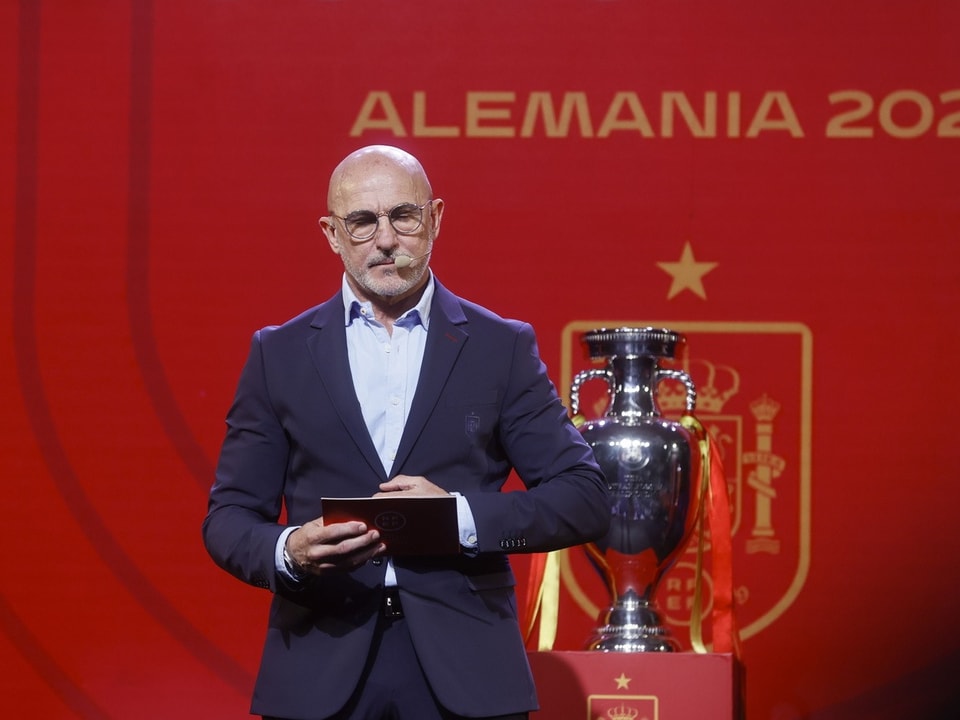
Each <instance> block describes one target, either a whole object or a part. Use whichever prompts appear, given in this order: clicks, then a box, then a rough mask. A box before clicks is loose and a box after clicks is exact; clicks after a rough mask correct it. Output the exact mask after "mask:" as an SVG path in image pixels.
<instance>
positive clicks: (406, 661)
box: [264, 617, 529, 720]
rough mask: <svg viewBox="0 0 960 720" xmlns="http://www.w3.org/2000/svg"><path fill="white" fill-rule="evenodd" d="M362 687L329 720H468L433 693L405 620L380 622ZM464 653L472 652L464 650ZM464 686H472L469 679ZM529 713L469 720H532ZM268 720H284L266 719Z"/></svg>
mask: <svg viewBox="0 0 960 720" xmlns="http://www.w3.org/2000/svg"><path fill="white" fill-rule="evenodd" d="M374 642H375V647H374V648H373V650H372V652H371V653H370V660H369V661H368V662H367V667H366V668H365V669H364V672H363V677H362V678H361V681H360V687H359V688H358V689H357V692H355V693H354V695H353V697H351V698H350V701H349V702H348V703H347V705H346V707H344V708H343V710H341V711H340V712H338V713H337V714H335V715H332V716H330V717H329V718H326V719H325V720H467V719H466V718H464V717H463V716H461V715H456V714H454V713H451V712H449V711H448V710H446V709H445V708H443V707H441V706H440V704H439V703H438V702H437V700H436V698H435V697H434V695H433V693H432V692H431V690H430V686H429V685H428V684H427V680H426V678H425V677H424V675H423V671H422V669H421V668H420V662H419V661H418V660H417V655H416V653H415V652H414V649H413V641H412V640H411V638H410V632H409V630H408V628H407V622H406V620H404V618H403V617H397V618H387V617H383V618H381V619H380V628H379V629H378V632H377V639H376V640H375V641H374ZM464 651H465V652H467V651H469V649H468V648H464ZM464 682H470V680H469V679H468V678H465V679H464ZM528 717H529V715H528V714H527V713H519V714H516V715H501V716H498V717H496V718H470V719H469V720H528ZM264 720H283V719H282V718H269V717H266V716H265V717H264Z"/></svg>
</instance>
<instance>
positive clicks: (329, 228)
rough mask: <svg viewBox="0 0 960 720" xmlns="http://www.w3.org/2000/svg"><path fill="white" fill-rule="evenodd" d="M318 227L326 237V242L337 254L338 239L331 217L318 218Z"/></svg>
mask: <svg viewBox="0 0 960 720" xmlns="http://www.w3.org/2000/svg"><path fill="white" fill-rule="evenodd" d="M319 224H320V229H321V230H322V231H323V234H324V235H325V236H326V238H327V242H328V243H329V244H330V249H331V250H333V252H334V253H336V254H337V255H339V254H340V239H339V237H338V236H337V226H336V224H335V223H334V222H333V218H331V217H326V216H324V217H322V218H320V220H319Z"/></svg>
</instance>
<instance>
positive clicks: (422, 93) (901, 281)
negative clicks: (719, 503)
mask: <svg viewBox="0 0 960 720" xmlns="http://www.w3.org/2000/svg"><path fill="white" fill-rule="evenodd" d="M958 30H960V6H958V5H957V4H955V3H951V2H948V1H947V0H941V1H940V2H937V1H935V0H896V1H891V2H885V3H879V4H878V3H873V2H867V1H866V0H840V1H839V2H833V3H813V4H811V3H803V4H798V3H787V2H770V3H760V4H758V3H746V2H734V1H731V0H724V1H720V2H716V1H715V2H705V1H703V0H685V1H684V2H665V1H662V0H661V1H652V0H651V1H647V0H645V1H644V2H626V1H621V2H617V1H614V0H608V1H605V2H602V1H599V0H594V1H587V0H563V1H558V0H552V1H551V2H527V3H513V2H506V1H504V0H486V1H485V2H474V1H471V0H464V1H463V2H456V3H452V2H445V1H440V0H417V1H416V2H413V1H411V2H406V3H396V2H386V1H379V0H371V1H370V2H363V3H361V2H349V1H346V0H345V1H343V2H322V1H320V0H292V1H291V2H286V3H273V2H268V1H267V0H259V1H255V0H237V1H235V2H222V1H218V0H169V1H167V2H163V3H159V2H157V3H151V2H145V1H137V0H133V1H131V2H121V1H119V0H102V1H101V2H98V3H69V2H54V1H47V2H39V1H30V0H22V2H19V3H17V2H12V1H7V2H3V3H0V92H2V103H3V104H2V108H3V109H2V112H0V143H2V147H3V156H2V157H3V160H2V164H0V189H2V192H0V238H2V246H0V267H2V271H3V272H2V277H3V283H2V286H0V288H2V292H3V302H2V303H0V309H2V312H3V318H2V319H3V327H5V328H7V331H6V332H5V333H4V337H3V343H2V362H0V373H2V384H0V387H2V388H3V395H2V407H0V423H2V426H0V442H2V449H0V474H2V478H3V484H4V488H5V493H4V496H5V504H4V508H5V512H4V522H3V523H2V524H0V547H2V548H3V550H2V552H3V554H4V555H3V556H4V560H5V563H4V565H5V572H4V573H3V577H2V580H0V628H2V630H3V634H2V637H0V658H2V663H3V667H4V671H3V673H0V695H2V697H3V698H4V700H3V704H4V708H5V709H4V713H5V714H9V715H21V716H29V717H45V718H74V717H80V718H129V717H137V718H164V717H198V718H200V717H203V718H209V717H223V718H234V717H243V716H244V715H245V712H246V707H247V703H248V697H249V693H250V687H251V682H252V676H253V673H254V672H255V668H256V663H257V655H258V652H259V643H260V640H261V634H262V631H263V628H264V624H265V610H266V605H267V602H268V596H267V595H266V594H265V593H264V592H262V591H259V590H256V589H254V588H247V587H244V586H242V585H240V584H239V583H238V582H236V581H234V580H233V579H232V578H229V577H228V576H227V575H226V574H224V573H222V572H220V571H219V570H217V569H216V568H215V567H214V566H213V565H212V563H211V562H210V561H209V560H208V559H207V557H206V555H205V553H204V551H203V549H202V547H201V544H200V535H199V525H200V521H201V519H202V516H203V513H204V510H205V495H206V491H207V488H208V487H209V484H210V482H211V477H212V468H213V465H214V463H215V459H216V453H217V450H218V446H219V441H220V438H221V435H222V432H223V417H224V414H225V412H226V409H227V407H228V405H229V402H230V399H231V397H232V392H233V388H234V383H235V381H236V379H237V376H238V373H239V370H240V365H241V363H242V361H243V358H244V356H245V353H246V350H247V346H248V340H249V336H250V334H251V332H252V331H253V330H254V329H255V328H257V327H260V326H262V325H266V324H270V323H277V322H281V321H283V320H285V319H286V318H288V317H290V316H292V315H293V314H295V313H296V312H298V311H299V310H301V309H303V308H305V307H307V306H309V305H312V304H315V303H316V302H319V301H320V300H322V299H325V298H326V297H328V296H329V295H330V294H331V293H332V291H333V290H334V289H335V288H336V287H337V285H338V282H339V277H340V272H341V267H340V265H339V262H338V260H337V258H336V257H335V256H334V255H332V254H331V253H330V252H329V250H328V249H327V248H326V246H325V241H324V240H323V238H322V236H321V235H320V233H319V230H318V228H317V226H316V218H317V217H318V216H319V215H320V214H321V213H322V212H323V211H324V210H325V209H326V208H325V207H324V205H325V203H324V197H325V184H326V179H327V177H328V173H329V171H330V169H331V168H332V167H333V165H334V164H335V163H336V162H337V161H338V160H339V159H340V158H341V157H342V156H343V155H345V154H346V153H347V152H349V151H350V150H352V149H354V148H355V147H357V146H359V145H361V144H366V143H370V142H389V143H394V144H398V145H401V146H403V147H405V148H408V149H410V150H411V151H413V152H414V153H415V154H417V155H418V156H419V157H420V158H421V159H422V160H423V162H424V164H425V166H426V167H427V168H428V170H429V171H430V174H431V179H432V181H433V184H434V188H435V191H436V193H437V194H438V195H439V196H442V197H443V198H444V199H445V200H446V203H447V213H446V221H445V223H444V228H443V233H442V235H441V238H440V240H439V241H438V245H437V250H436V252H435V253H434V255H433V259H432V266H433V267H434V269H435V271H436V273H437V275H438V276H439V277H440V278H441V279H442V281H443V282H444V283H446V284H447V285H448V286H450V287H452V288H453V289H454V290H456V291H458V292H459V293H461V294H463V295H465V296H468V297H470V298H471V299H474V300H476V301H479V302H481V303H483V304H485V305H487V306H489V307H491V308H492V309H494V310H496V311H498V312H500V313H501V314H504V315H508V316H513V317H520V318H523V319H526V320H529V321H531V322H532V323H533V324H534V325H535V327H536V329H537V331H538V336H539V339H540V343H541V350H542V353H543V356H544V359H545V360H546V361H547V363H548V365H549V366H550V369H551V374H552V376H553V378H554V380H555V382H556V383H557V385H558V387H559V388H560V389H561V391H562V392H563V393H564V394H567V391H568V388H569V383H570V380H571V377H572V373H573V372H575V371H576V370H578V369H581V368H582V367H585V366H586V360H585V359H584V357H583V352H582V347H581V346H580V344H579V333H580V332H582V330H584V329H589V328H590V327H593V326H594V325H599V324H608V323H611V322H617V323H624V324H639V323H642V324H648V323H656V324H663V325H667V326H673V327H676V328H677V329H681V330H683V331H684V332H687V333H688V338H689V343H688V355H687V356H685V358H684V359H683V363H684V365H685V366H686V367H688V368H689V369H690V371H691V372H692V373H693V375H694V380H695V381H696V382H697V383H698V385H700V386H701V387H702V388H707V387H711V388H713V389H714V390H715V391H716V394H717V395H716V402H714V403H708V404H705V405H703V406H702V407H701V410H702V413H703V419H704V421H705V422H706V423H707V424H709V425H710V426H711V427H712V428H713V429H714V431H715V432H716V433H717V437H719V438H722V439H723V442H724V445H725V447H724V449H725V453H726V455H725V464H726V467H727V470H728V475H729V477H728V481H729V483H730V488H731V491H732V497H733V499H734V509H735V517H734V520H735V523H734V538H733V540H734V554H735V558H734V559H735V562H736V565H735V574H736V576H735V586H736V591H737V598H738V601H739V603H740V606H739V613H740V620H741V625H742V627H743V628H744V659H745V662H746V665H747V673H748V683H747V688H748V712H749V716H750V717H751V718H753V719H755V720H762V719H765V718H770V719H771V720H773V719H776V720H785V719H792V718H818V719H821V720H822V719H825V718H840V717H843V718H868V717H869V718H886V717H890V718H893V717H898V718H899V717H905V716H909V717H921V718H922V717H931V718H933V717H943V716H945V715H944V714H943V713H945V712H946V709H947V708H952V707H953V705H951V695H950V693H951V692H954V693H955V692H956V691H955V690H953V686H954V684H955V683H954V680H955V678H956V676H957V673H958V671H960V621H958V620H957V616H956V614H955V612H954V610H955V607H956V603H957V589H956V588H957V584H958V582H960V574H958V573H960V570H958V566H957V563H956V562H955V558H956V557H957V554H958V552H960V540H958V536H957V534H956V533H955V532H954V531H953V520H954V516H955V514H956V504H957V501H958V499H960V494H958V493H960V490H958V480H960V476H958V472H957V464H956V459H955V456H956V450H955V447H956V443H955V442H953V438H954V436H955V434H956V431H955V428H954V427H953V424H952V423H953V420H954V418H953V411H954V410H955V408H956V406H957V403H958V402H960V391H958V389H957V382H956V372H957V362H956V361H957V356H958V350H960V338H958V332H957V320H956V318H957V314H958V312H960V292H958V280H960V255H958V249H957V248H958V239H960V238H958V231H960V173H958V172H957V168H958V167H960V163H958V160H960V152H958V149H960V75H958V68H960V43H957V40H956V38H957V34H958ZM764 399H766V400H764ZM721 400H722V401H723V402H720V401H721ZM757 400H764V402H765V403H766V404H765V405H764V406H761V405H755V404H754V403H755V401H757ZM767 401H771V402H772V403H774V404H775V409H776V412H775V414H774V416H773V419H772V421H771V422H769V423H768V422H767V421H766V420H763V418H762V417H761V414H762V412H763V411H764V410H765V409H766V410H767V411H770V409H771V408H773V407H774V405H771V404H770V403H768V402H767ZM595 405H596V403H594V404H593V405H591V409H594V408H595ZM758 413H761V414H758ZM764 417H766V416H764ZM765 424H766V425H769V426H770V427H767V428H766V429H764V428H763V427H761V426H762V425H765ZM567 559H568V563H567V565H566V566H565V569H564V587H563V592H562V598H561V618H560V634H559V638H558V641H557V647H558V648H561V649H577V648H579V647H580V646H581V644H582V642H583V640H584V638H585V636H586V634H587V633H588V632H589V630H590V628H591V627H592V625H593V622H594V620H593V618H592V617H590V616H589V613H590V612H591V611H592V610H595V609H596V607H598V606H600V605H602V603H603V602H604V601H605V598H604V597H603V593H602V587H601V586H600V584H599V583H598V581H597V579H596V578H595V577H591V576H590V575H589V572H588V573H587V574H584V573H583V563H582V558H581V557H579V556H577V555H576V553H575V552H574V553H570V554H569V555H568V558H567ZM516 568H517V572H518V575H519V576H520V578H521V579H523V578H524V577H525V573H526V568H527V561H526V559H524V558H517V561H516ZM684 573H686V576H685V575H684ZM688 580H689V564H688V563H687V562H686V561H683V562H681V564H680V566H678V568H677V570H676V572H675V573H674V574H672V575H671V578H670V579H669V583H668V585H665V586H664V589H663V592H662V597H661V601H662V602H663V603H664V604H665V605H666V606H668V610H669V611H670V613H671V617H672V619H673V620H675V621H676V623H677V625H676V627H677V632H678V633H679V634H681V635H682V634H683V631H684V625H683V622H684V614H683V612H684V609H685V608H686V607H687V603H688V599H689V592H688ZM543 690H544V691H547V689H543ZM953 699H955V697H954V698H953ZM954 709H955V708H954Z"/></svg>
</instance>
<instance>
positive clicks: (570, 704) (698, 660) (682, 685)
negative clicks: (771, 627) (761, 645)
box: [530, 652, 743, 720]
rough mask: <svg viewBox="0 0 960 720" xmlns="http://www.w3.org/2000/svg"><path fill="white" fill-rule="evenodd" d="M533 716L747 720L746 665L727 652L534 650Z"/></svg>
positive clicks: (543, 719) (552, 719)
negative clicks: (537, 708) (537, 707)
mask: <svg viewBox="0 0 960 720" xmlns="http://www.w3.org/2000/svg"><path fill="white" fill-rule="evenodd" d="M530 666H531V668H532V669H533V676H534V679H535V680H536V683H537V694H538V696H539V698H540V711H539V712H535V713H533V714H532V716H531V720H742V718H743V670H742V667H741V666H740V663H738V662H737V660H736V659H735V658H734V657H733V655H728V654H716V653H712V654H706V655H700V654H696V653H690V652H683V653H601V652H532V653H530Z"/></svg>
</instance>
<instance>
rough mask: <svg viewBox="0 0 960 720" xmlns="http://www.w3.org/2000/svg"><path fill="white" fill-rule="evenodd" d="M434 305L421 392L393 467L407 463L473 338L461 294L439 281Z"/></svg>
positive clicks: (420, 383) (418, 385)
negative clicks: (456, 294) (456, 364)
mask: <svg viewBox="0 0 960 720" xmlns="http://www.w3.org/2000/svg"><path fill="white" fill-rule="evenodd" d="M435 282H436V290H435V291H434V298H433V307H432V309H431V311H430V329H429V331H428V332H427V344H426V347H425V348H424V352H423V364H422V365H421V367H420V380H419V381H418V382H417V394H416V395H415V396H414V398H413V404H412V405H411V407H410V416H409V417H408V418H407V423H406V425H404V428H403V435H402V436H401V438H400V447H399V448H397V457H396V460H395V461H394V464H393V467H394V468H400V467H402V466H403V463H404V461H405V460H406V458H407V455H409V454H410V450H411V449H412V448H413V446H414V444H415V443H416V442H417V439H418V438H419V437H420V434H421V433H422V432H423V428H424V426H425V425H426V423H427V420H428V419H429V418H430V416H431V414H432V413H433V410H434V408H435V407H436V405H437V403H438V402H440V396H441V395H442V393H443V388H444V387H445V386H446V384H447V379H448V378H449V377H450V373H451V371H452V370H453V366H454V364H455V363H456V361H457V358H458V357H459V356H460V353H461V352H462V351H463V348H464V346H465V345H466V343H467V340H468V339H469V337H470V336H469V334H468V333H467V331H466V329H465V325H466V322H467V318H466V316H465V315H464V314H463V308H461V307H460V303H459V302H458V301H457V298H456V297H455V296H454V295H453V294H452V293H451V292H450V291H449V290H447V289H446V288H444V287H443V286H442V285H441V284H440V283H439V281H436V280H435Z"/></svg>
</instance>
